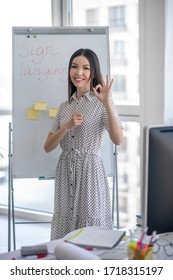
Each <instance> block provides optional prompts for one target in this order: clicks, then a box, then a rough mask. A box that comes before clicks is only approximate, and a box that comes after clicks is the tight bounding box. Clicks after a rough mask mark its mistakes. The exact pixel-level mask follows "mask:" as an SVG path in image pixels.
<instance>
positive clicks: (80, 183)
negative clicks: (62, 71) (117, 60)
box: [44, 49, 123, 240]
mask: <svg viewBox="0 0 173 280" xmlns="http://www.w3.org/2000/svg"><path fill="white" fill-rule="evenodd" d="M112 82H113V80H111V81H109V78H108V76H106V81H104V79H103V77H102V75H101V70H100V64H99V60H98V57H97V55H96V54H95V53H94V52H93V51H92V50H90V49H79V50H77V51H76V52H75V53H74V54H73V55H72V56H71V58H70V61H69V69H68V93H69V100H68V101H66V102H63V103H62V104H61V105H60V108H59V110H58V113H57V116H56V119H55V121H54V123H53V126H52V129H51V130H50V132H49V134H48V136H47V139H46V142H45V145H44V149H45V151H46V152H50V151H52V150H53V149H55V148H56V147H57V146H58V145H59V144H60V146H61V148H62V153H61V155H60V158H59V160H58V164H57V168H56V175H55V201H54V214H53V218H52V224H51V240H53V239H59V238H62V237H63V236H64V235H66V234H67V233H68V232H70V231H73V230H75V229H78V228H81V227H85V226H101V227H106V228H112V226H113V224H112V214H111V213H112V212H111V200H110V193H109V185H108V180H107V175H106V171H105V168H104V166H103V162H102V159H101V156H100V150H101V146H102V141H103V137H104V132H105V129H106V130H107V131H108V133H109V136H110V139H111V140H112V142H113V143H114V144H116V145H119V144H121V143H122V139H123V133H122V126H121V122H120V120H119V117H118V114H117V111H116V108H115V106H114V104H113V102H112V100H111V93H110V91H111V86H112Z"/></svg>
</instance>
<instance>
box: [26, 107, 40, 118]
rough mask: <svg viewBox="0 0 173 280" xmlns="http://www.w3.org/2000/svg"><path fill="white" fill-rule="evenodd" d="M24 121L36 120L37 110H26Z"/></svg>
mask: <svg viewBox="0 0 173 280" xmlns="http://www.w3.org/2000/svg"><path fill="white" fill-rule="evenodd" d="M26 119H27V120H38V110H35V109H33V108H28V109H27V110H26Z"/></svg>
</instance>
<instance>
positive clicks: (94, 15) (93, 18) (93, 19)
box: [86, 9, 98, 26]
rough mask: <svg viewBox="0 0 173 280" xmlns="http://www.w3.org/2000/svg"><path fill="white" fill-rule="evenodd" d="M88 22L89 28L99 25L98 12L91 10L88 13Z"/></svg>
mask: <svg viewBox="0 0 173 280" xmlns="http://www.w3.org/2000/svg"><path fill="white" fill-rule="evenodd" d="M86 21H87V25H88V26H93V25H97V24H98V10H97V9H89V10H87V11H86Z"/></svg>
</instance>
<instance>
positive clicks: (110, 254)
mask: <svg viewBox="0 0 173 280" xmlns="http://www.w3.org/2000/svg"><path fill="white" fill-rule="evenodd" d="M70 235H71V233H70V234H69V236H70ZM66 238H67V236H66ZM64 239H65V238H62V239H59V240H54V241H50V242H47V243H44V244H45V245H47V249H48V252H49V253H50V254H49V255H48V257H47V258H46V259H58V258H56V257H55V256H54V250H55V248H56V247H57V246H59V244H62V243H63V242H64ZM158 240H159V241H162V240H169V242H170V246H171V244H172V247H171V248H172V250H173V233H169V234H163V235H160V236H159V239H158ZM128 243H129V237H128V235H127V237H125V238H124V239H123V240H122V241H121V242H120V243H119V244H118V245H117V246H116V247H114V248H113V249H111V250H110V249H94V250H92V251H91V254H92V255H93V259H95V256H98V258H99V259H103V260H114V259H117V260H122V259H123V260H127V259H128ZM73 246H75V245H73ZM83 250H85V249H83ZM92 255H91V259H92ZM153 256H154V259H155V260H173V254H172V255H171V256H168V255H166V254H165V251H164V247H162V246H161V247H160V250H159V252H158V253H157V254H154V255H153ZM20 258H21V254H20V250H16V251H12V252H7V253H2V254H0V260H12V259H20Z"/></svg>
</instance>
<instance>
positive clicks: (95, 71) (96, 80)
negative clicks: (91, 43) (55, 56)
mask: <svg viewBox="0 0 173 280" xmlns="http://www.w3.org/2000/svg"><path fill="white" fill-rule="evenodd" d="M77 56H85V57H86V58H87V59H88V61H89V64H90V71H91V76H90V78H91V83H90V90H92V88H93V87H95V86H96V85H98V84H101V69H100V63H99V59H98V57H97V55H96V53H95V52H94V51H92V50H90V49H79V50H77V51H76V52H74V53H73V54H72V56H71V58H70V60H69V66H68V98H69V101H70V98H71V96H72V95H73V93H74V92H75V91H76V87H75V86H74V85H73V83H72V82H71V79H70V69H71V65H72V62H73V59H74V58H75V57H77Z"/></svg>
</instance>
